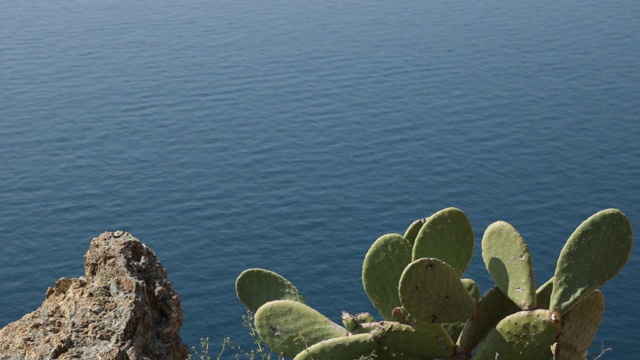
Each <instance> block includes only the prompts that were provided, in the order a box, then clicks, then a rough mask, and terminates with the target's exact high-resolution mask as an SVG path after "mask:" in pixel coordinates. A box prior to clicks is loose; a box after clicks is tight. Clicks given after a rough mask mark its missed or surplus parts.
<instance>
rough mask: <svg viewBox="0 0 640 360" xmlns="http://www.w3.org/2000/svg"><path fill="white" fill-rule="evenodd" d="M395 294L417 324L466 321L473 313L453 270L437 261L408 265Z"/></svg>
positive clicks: (463, 288)
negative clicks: (397, 293)
mask: <svg viewBox="0 0 640 360" xmlns="http://www.w3.org/2000/svg"><path fill="white" fill-rule="evenodd" d="M398 292H399V294H400V301H402V305H403V306H404V308H405V309H406V310H407V311H408V312H409V314H411V316H412V317H413V318H414V319H415V320H417V321H418V322H425V323H449V322H460V321H466V320H467V319H468V318H469V317H471V316H472V315H473V314H474V313H475V310H476V306H475V302H474V301H473V299H472V298H471V296H469V293H468V292H467V290H466V288H465V287H464V285H463V284H462V282H461V281H460V279H459V278H458V275H457V274H456V272H455V270H454V269H453V268H452V267H451V266H449V265H448V264H447V263H445V262H442V261H441V260H438V259H433V258H423V259H419V260H416V261H414V262H412V263H410V264H409V265H407V267H406V268H405V270H404V272H403V273H402V277H401V278H400V286H399V288H398Z"/></svg>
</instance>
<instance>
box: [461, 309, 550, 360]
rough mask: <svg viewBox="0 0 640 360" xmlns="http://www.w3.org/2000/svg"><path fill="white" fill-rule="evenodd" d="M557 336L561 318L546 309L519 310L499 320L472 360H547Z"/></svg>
mask: <svg viewBox="0 0 640 360" xmlns="http://www.w3.org/2000/svg"><path fill="white" fill-rule="evenodd" d="M559 333H560V317H559V316H558V314H557V313H553V312H551V311H549V310H542V309H541V310H533V311H520V312H517V313H515V314H512V315H509V316H507V317H506V318H504V319H502V321H500V322H499V323H498V325H497V326H496V327H495V328H493V329H491V331H489V334H487V336H486V337H485V339H484V340H483V341H482V343H480V346H478V350H477V351H476V353H475V354H474V355H473V359H474V360H495V359H520V360H547V359H550V358H551V357H552V355H553V354H552V353H551V345H553V343H554V342H555V339H556V336H558V334H559Z"/></svg>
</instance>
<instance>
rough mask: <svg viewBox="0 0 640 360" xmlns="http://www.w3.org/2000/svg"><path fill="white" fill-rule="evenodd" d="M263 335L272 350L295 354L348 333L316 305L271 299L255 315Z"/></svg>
mask: <svg viewBox="0 0 640 360" xmlns="http://www.w3.org/2000/svg"><path fill="white" fill-rule="evenodd" d="M255 323H256V329H257V330H258V334H259V335H260V338H261V339H262V340H263V341H264V342H265V344H267V345H268V346H269V347H270V348H271V349H273V350H274V351H277V352H279V353H283V354H285V355H287V356H295V355H296V354H298V353H299V352H301V351H302V350H304V349H306V348H307V347H309V346H311V345H313V344H316V343H319V342H321V341H323V340H327V339H333V338H336V337H340V336H346V335H348V334H349V332H348V331H347V330H345V329H344V328H342V327H341V326H340V325H338V324H336V323H334V322H332V321H331V320H329V319H328V318H326V317H325V316H324V315H322V314H320V313H319V312H317V311H316V310H314V309H313V308H311V307H309V306H307V305H305V304H302V303H299V302H297V301H291V300H275V301H270V302H268V303H266V304H264V305H263V306H261V307H260V308H259V309H258V311H257V312H256V315H255Z"/></svg>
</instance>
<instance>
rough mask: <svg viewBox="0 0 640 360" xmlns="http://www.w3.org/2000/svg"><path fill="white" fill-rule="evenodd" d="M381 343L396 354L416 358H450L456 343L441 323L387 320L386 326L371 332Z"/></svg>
mask: <svg viewBox="0 0 640 360" xmlns="http://www.w3.org/2000/svg"><path fill="white" fill-rule="evenodd" d="M371 336H372V337H373V338H375V339H376V340H377V341H378V342H379V343H381V344H382V345H384V346H385V347H387V348H388V349H389V351H390V352H391V353H392V354H396V356H398V355H401V356H402V357H400V358H402V359H403V358H404V357H405V356H410V357H411V356H414V357H416V358H420V359H424V358H445V359H446V358H449V357H450V356H451V355H452V354H453V352H454V350H455V344H454V343H453V340H451V337H449V335H448V334H447V332H446V331H445V329H444V328H443V327H442V325H440V324H415V325H414V326H409V325H405V324H400V323H392V322H385V325H384V328H382V329H380V330H377V331H375V332H372V333H371Z"/></svg>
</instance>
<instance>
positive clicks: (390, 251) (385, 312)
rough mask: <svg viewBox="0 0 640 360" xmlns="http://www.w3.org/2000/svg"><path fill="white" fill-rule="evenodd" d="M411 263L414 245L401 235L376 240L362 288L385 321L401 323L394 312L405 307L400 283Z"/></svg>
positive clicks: (364, 266) (367, 262) (363, 270)
mask: <svg viewBox="0 0 640 360" xmlns="http://www.w3.org/2000/svg"><path fill="white" fill-rule="evenodd" d="M410 262H411V243H410V242H409V241H408V240H407V239H405V238H404V237H403V236H401V235H398V234H388V235H384V236H381V237H380V238H378V240H376V241H375V242H374V243H373V245H372V246H371V248H370V249H369V251H368V252H367V255H366V256H365V258H364V264H363V265H362V285H363V286H364V290H365V292H366V293H367V295H368V296H369V299H371V302H372V303H373V306H374V307H375V308H376V310H378V312H379V313H380V315H382V318H383V319H385V320H396V321H401V320H402V319H399V318H398V316H396V315H394V313H393V309H395V308H396V307H398V306H401V305H402V304H401V303H400V296H399V295H398V283H399V282H400V276H401V275H402V272H403V271H404V268H405V267H406V266H407V264H409V263H410Z"/></svg>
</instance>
